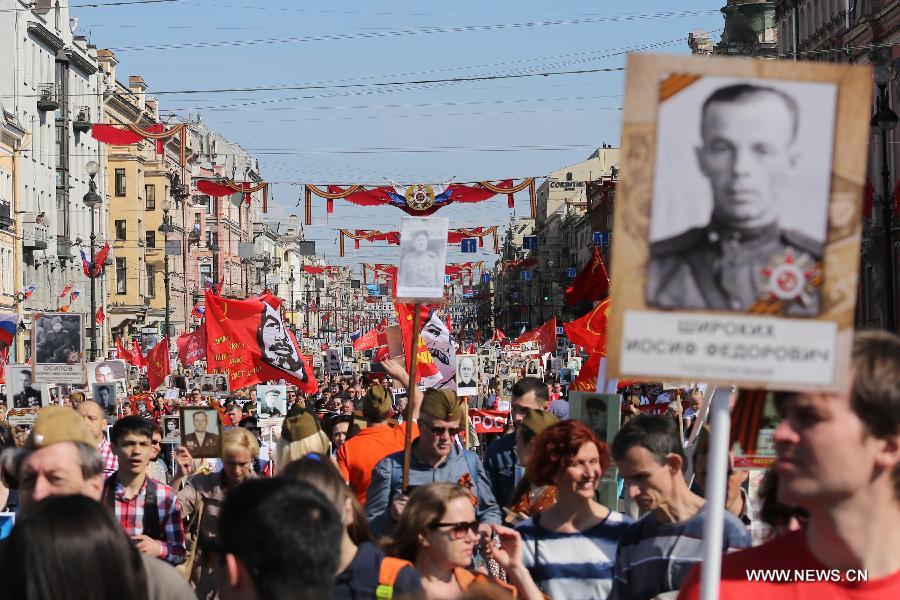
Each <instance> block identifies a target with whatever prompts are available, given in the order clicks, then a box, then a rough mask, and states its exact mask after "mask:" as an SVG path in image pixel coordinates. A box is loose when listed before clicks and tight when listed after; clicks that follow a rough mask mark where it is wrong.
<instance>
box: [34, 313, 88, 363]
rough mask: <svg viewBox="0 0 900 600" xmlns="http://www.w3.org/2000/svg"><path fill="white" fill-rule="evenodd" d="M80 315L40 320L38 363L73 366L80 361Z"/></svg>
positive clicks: (36, 345) (36, 340)
mask: <svg viewBox="0 0 900 600" xmlns="http://www.w3.org/2000/svg"><path fill="white" fill-rule="evenodd" d="M80 327H81V319H80V318H79V316H78V315H53V316H45V317H40V318H39V319H38V325H37V328H38V335H37V338H36V339H35V354H36V357H37V362H38V363H45V364H46V363H50V364H63V365H65V364H73V363H76V362H78V361H79V360H80V352H81V338H80V337H79V329H80Z"/></svg>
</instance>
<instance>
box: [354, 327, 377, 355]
mask: <svg viewBox="0 0 900 600" xmlns="http://www.w3.org/2000/svg"><path fill="white" fill-rule="evenodd" d="M378 345H379V344H378V328H377V327H376V328H375V329H370V330H369V331H367V332H366V333H364V334H363V335H361V336H359V337H358V338H357V339H356V341H354V342H353V349H354V350H356V351H357V352H362V351H363V350H370V349H372V348H376V347H377V346H378Z"/></svg>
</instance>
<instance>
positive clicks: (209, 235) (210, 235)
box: [206, 231, 219, 248]
mask: <svg viewBox="0 0 900 600" xmlns="http://www.w3.org/2000/svg"><path fill="white" fill-rule="evenodd" d="M218 245H219V234H218V233H217V232H215V231H207V232H206V247H207V248H212V247H213V246H218Z"/></svg>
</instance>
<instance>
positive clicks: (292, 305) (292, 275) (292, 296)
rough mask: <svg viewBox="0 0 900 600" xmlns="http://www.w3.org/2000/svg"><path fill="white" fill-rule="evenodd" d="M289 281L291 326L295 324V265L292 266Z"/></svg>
mask: <svg viewBox="0 0 900 600" xmlns="http://www.w3.org/2000/svg"><path fill="white" fill-rule="evenodd" d="M288 283H289V284H291V326H292V327H293V326H294V309H295V308H296V305H295V304H294V267H291V276H290V277H288Z"/></svg>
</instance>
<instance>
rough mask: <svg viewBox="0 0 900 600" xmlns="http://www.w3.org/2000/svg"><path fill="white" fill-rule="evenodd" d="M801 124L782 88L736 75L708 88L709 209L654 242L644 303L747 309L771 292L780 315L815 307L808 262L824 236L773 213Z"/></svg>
mask: <svg viewBox="0 0 900 600" xmlns="http://www.w3.org/2000/svg"><path fill="white" fill-rule="evenodd" d="M759 115H765V116H766V118H765V119H760V118H759ZM798 126H799V108H798V105H797V102H796V100H794V98H793V97H791V96H790V95H789V94H787V93H785V92H783V91H781V90H780V89H776V88H774V87H767V86H763V85H758V84H754V83H738V84H733V85H727V86H724V87H721V88H718V89H717V90H715V91H714V92H713V93H712V94H710V96H709V97H708V98H707V99H706V101H705V102H704V103H703V108H702V113H701V118H700V137H701V143H700V146H699V147H697V148H696V149H695V154H696V158H697V163H698V166H699V169H700V172H701V173H702V174H703V175H704V177H706V179H707V180H709V184H710V188H711V191H712V200H713V208H712V213H711V215H710V217H709V222H708V223H707V225H705V226H704V227H697V228H694V229H689V230H688V231H685V232H683V233H680V234H678V235H676V236H674V237H671V238H668V239H663V240H660V241H658V242H654V243H653V244H651V247H650V266H649V270H648V272H647V296H646V298H647V304H648V305H650V306H656V307H660V308H675V309H685V308H688V309H689V308H700V309H712V310H738V311H744V310H747V309H748V308H750V306H752V305H753V304H754V303H756V302H757V301H758V300H766V299H768V298H773V297H774V298H776V299H777V300H778V303H779V305H780V306H779V309H780V311H781V312H782V313H783V314H785V315H790V316H812V315H816V314H818V312H819V305H820V294H819V289H818V288H817V287H814V286H812V285H811V284H810V283H809V277H810V276H809V275H808V272H809V270H810V269H811V268H812V267H813V265H814V264H815V263H818V262H819V261H821V260H822V251H823V248H822V243H821V242H818V241H815V240H813V239H810V238H808V237H807V236H805V235H803V234H801V233H798V232H796V231H789V230H786V229H782V227H781V225H780V223H779V216H780V213H781V211H782V210H783V206H784V203H785V202H787V201H790V199H786V198H783V197H782V192H783V191H784V189H785V188H786V187H787V185H788V183H789V181H790V179H791V178H792V177H793V176H794V174H795V170H796V166H797V163H798V158H799V153H800V148H799V147H798V144H797V143H796V141H797V140H796V138H797V131H798Z"/></svg>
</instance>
